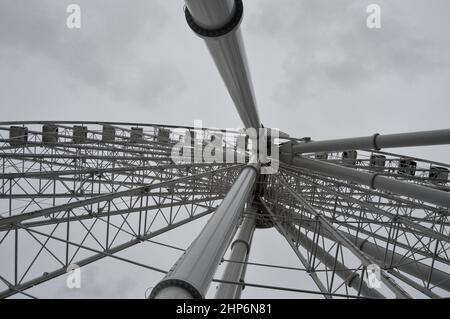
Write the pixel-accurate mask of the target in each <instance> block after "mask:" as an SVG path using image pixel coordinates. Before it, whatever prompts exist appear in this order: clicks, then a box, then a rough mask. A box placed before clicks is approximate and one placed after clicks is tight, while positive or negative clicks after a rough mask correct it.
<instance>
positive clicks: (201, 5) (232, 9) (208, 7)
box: [185, 0, 261, 129]
mask: <svg viewBox="0 0 450 319" xmlns="http://www.w3.org/2000/svg"><path fill="white" fill-rule="evenodd" d="M185 3H186V9H185V13H186V19H187V22H188V24H189V26H190V27H191V29H192V30H193V31H194V32H195V33H197V34H198V35H199V36H200V37H202V38H203V39H204V40H205V42H206V45H207V47H208V50H209V52H210V54H211V56H212V58H213V60H214V62H215V64H216V66H217V69H218V70H219V73H220V75H221V77H222V79H223V81H224V83H225V85H226V87H227V89H228V92H229V94H230V96H231V98H232V100H233V102H234V104H235V106H236V108H237V111H238V113H239V116H240V117H241V120H242V122H243V123H244V126H245V127H246V128H256V129H257V128H259V127H260V126H261V122H260V120H259V115H258V111H257V107H256V100H255V96H254V92H253V86H252V80H251V77H250V72H249V68H248V63H247V56H246V53H245V48H244V42H243V39H242V34H241V31H240V29H239V24H240V22H241V19H242V15H243V4H242V0H185Z"/></svg>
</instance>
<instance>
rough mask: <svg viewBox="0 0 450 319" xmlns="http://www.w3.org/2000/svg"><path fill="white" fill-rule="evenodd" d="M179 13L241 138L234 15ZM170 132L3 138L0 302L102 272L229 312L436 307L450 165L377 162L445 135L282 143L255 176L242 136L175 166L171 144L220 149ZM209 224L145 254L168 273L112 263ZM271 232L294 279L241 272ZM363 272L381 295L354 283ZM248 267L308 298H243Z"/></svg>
mask: <svg viewBox="0 0 450 319" xmlns="http://www.w3.org/2000/svg"><path fill="white" fill-rule="evenodd" d="M186 5H187V7H186V9H185V11H186V18H187V21H188V24H189V26H190V27H191V28H192V29H193V31H194V32H196V33H197V34H199V35H200V36H201V37H203V38H204V39H205V42H206V44H207V46H208V48H209V51H210V52H211V55H212V56H213V58H214V61H215V63H216V65H217V67H218V69H219V72H220V74H221V76H222V78H223V80H224V82H225V84H226V87H227V89H228V91H229V93H230V95H231V97H232V98H233V101H234V103H235V105H236V108H237V110H238V112H239V115H240V116H241V119H242V121H243V123H244V126H245V127H246V128H252V127H253V128H254V127H261V123H260V120H259V116H258V114H257V109H256V104H255V99H254V96H253V89H252V87H251V81H250V76H249V73H248V68H247V64H246V57H245V51H244V48H243V40H242V35H241V33H240V29H239V22H240V20H241V18H242V10H243V6H242V1H240V0H236V1H234V0H226V1H221V0H210V1H204V0H197V1H194V0H186ZM175 128H179V127H174V126H168V125H158V124H143V123H107V122H68V121H67V122H62V121H53V122H42V121H28V122H1V123H0V165H1V172H0V257H1V262H0V267H1V268H0V287H2V288H3V289H0V297H3V298H6V297H11V296H14V295H17V294H19V295H22V296H28V297H34V296H33V295H31V294H30V293H29V292H27V290H28V289H29V288H32V287H34V286H36V285H39V284H41V283H43V282H46V281H49V280H52V279H54V278H56V277H58V276H61V275H63V274H66V273H67V271H68V268H70V267H71V265H73V264H76V265H78V266H80V267H83V266H86V265H88V264H91V263H95V262H97V261H98V260H100V259H103V258H114V259H117V260H120V261H123V262H126V263H131V264H133V265H135V266H137V267H144V268H146V269H148V270H149V271H155V272H158V273H162V274H164V275H165V277H164V278H163V279H162V280H161V281H159V282H156V283H154V285H153V286H154V288H153V290H152V292H151V294H150V298H204V297H205V296H206V293H207V292H208V291H209V289H210V284H211V282H216V283H218V284H219V288H218V290H217V292H216V295H215V296H216V298H239V297H240V296H241V292H242V289H243V288H244V286H247V287H255V288H261V289H274V290H284V291H291V292H297V293H299V297H304V296H305V294H306V295H307V296H314V295H319V296H322V297H325V298H360V297H367V298H417V297H429V298H440V297H449V296H450V258H449V254H450V251H449V249H450V245H449V243H450V235H449V234H450V220H449V216H450V211H449V210H450V181H449V169H450V165H449V164H446V163H437V162H433V161H428V160H425V159H419V158H411V157H405V156H401V155H397V154H393V153H388V152H385V151H381V149H384V148H391V147H407V146H421V145H438V144H441V145H442V144H450V130H439V131H428V132H415V133H405V134H392V135H379V134H375V135H372V136H368V137H359V138H350V139H343V140H331V141H319V142H316V141H311V140H310V139H309V138H302V139H298V138H291V137H289V136H288V135H286V134H280V138H279V139H277V141H276V142H277V149H276V150H272V155H273V154H274V152H276V154H277V155H279V161H278V159H277V158H278V157H277V158H275V157H273V156H272V157H270V158H269V160H270V161H271V163H275V162H277V163H278V164H279V170H278V172H277V173H276V174H269V175H264V174H261V170H260V169H261V165H263V166H264V163H261V162H258V161H253V160H252V158H253V157H252V156H253V155H255V154H253V153H252V152H251V151H249V150H248V149H247V148H245V149H244V150H240V149H239V145H240V144H239V143H240V141H242V140H243V139H245V137H246V136H245V133H243V132H231V135H227V138H228V140H227V141H226V143H227V144H228V146H230V147H231V149H232V150H233V154H234V159H235V160H234V161H231V162H230V161H229V160H228V161H227V162H226V163H224V162H220V161H212V162H207V161H202V162H195V161H194V162H190V161H187V162H186V163H181V164H180V163H178V164H176V163H174V162H173V160H172V157H171V154H172V150H173V147H174V145H175V144H176V143H177V142H178V141H180V140H185V139H186V138H187V137H188V136H194V135H195V134H199V135H202V138H203V139H204V140H210V139H211V136H210V134H211V132H212V133H217V134H219V133H223V132H221V131H217V130H207V129H203V130H200V131H199V130H198V128H193V127H181V128H182V129H184V130H183V132H184V133H180V131H179V130H174V129H175ZM227 134H230V132H227ZM259 138H260V139H261V138H268V137H267V136H259ZM269 140H270V138H269ZM191 145H192V147H193V148H194V149H195V148H196V147H199V148H200V149H201V150H202V149H203V147H204V146H205V145H204V144H203V145H202V144H200V145H196V146H194V144H191ZM239 152H241V155H242V154H243V156H244V158H245V163H240V162H239V161H237V156H238V155H237V154H238V153H239ZM189 158H190V157H188V158H187V159H189ZM207 215H209V216H210V217H209V221H208V223H207V224H206V225H205V227H204V228H203V230H202V231H201V232H200V233H199V234H198V236H197V238H196V239H195V241H193V242H192V244H191V245H190V246H189V247H188V248H187V249H184V248H182V247H175V246H173V245H170V244H169V243H161V242H160V243H159V244H160V245H162V246H164V247H166V248H167V249H172V250H173V249H175V250H176V251H178V253H179V254H180V258H179V260H178V261H177V262H176V263H175V264H174V266H173V267H172V269H170V270H168V269H160V268H158V267H155V266H152V265H148V264H144V263H141V262H138V261H136V260H132V259H130V258H128V257H123V256H122V255H120V254H119V253H120V252H122V251H125V250H126V249H128V248H130V247H133V246H136V245H138V244H140V243H142V242H154V241H153V239H154V238H155V237H157V236H160V235H162V234H165V233H167V232H176V231H177V230H178V229H179V228H180V227H182V226H183V225H188V224H189V223H190V222H192V221H194V220H198V219H200V218H202V217H204V216H207ZM271 227H274V229H276V230H277V231H278V232H279V234H280V235H281V236H283V237H284V238H285V239H286V241H287V243H288V245H289V246H290V247H291V248H292V251H293V253H294V254H295V256H296V257H297V258H298V263H299V264H298V267H292V266H287V265H281V264H280V265H273V264H266V263H261V262H254V261H252V260H251V258H250V257H251V255H250V251H251V250H250V247H251V243H252V237H253V233H254V231H255V229H258V228H271ZM233 238H234V241H233ZM224 256H227V258H225V257H224ZM221 262H223V263H225V269H224V271H223V273H222V277H221V278H217V276H216V271H217V267H218V266H219V264H220V263H221ZM373 265H378V267H379V268H380V270H381V271H380V280H381V283H382V287H381V288H380V289H377V288H374V287H371V286H370V285H369V282H368V281H367V280H366V278H367V272H368V269H369V268H370V267H371V266H373ZM248 266H258V267H269V268H277V269H281V270H283V269H284V270H289V271H292V270H295V271H298V272H300V273H302V276H304V278H307V280H308V282H309V283H308V284H306V283H305V285H303V286H300V287H281V286H269V285H264V284H261V283H251V282H246V281H245V274H246V270H247V267H248ZM299 275H300V274H299ZM150 284H151V283H149V285H150Z"/></svg>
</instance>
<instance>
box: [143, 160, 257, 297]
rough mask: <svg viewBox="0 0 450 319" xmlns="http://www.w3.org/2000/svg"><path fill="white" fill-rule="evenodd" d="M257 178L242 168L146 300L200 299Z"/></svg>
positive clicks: (252, 168) (251, 169)
mask: <svg viewBox="0 0 450 319" xmlns="http://www.w3.org/2000/svg"><path fill="white" fill-rule="evenodd" d="M257 175H258V169H257V168H256V167H255V166H251V165H248V166H246V167H244V169H243V170H242V172H241V173H240V175H239V177H238V178H237V180H236V182H235V183H234V184H233V186H232V187H231V189H230V190H229V192H228V194H227V195H226V196H225V198H224V199H223V201H222V203H221V204H220V206H219V207H218V208H217V210H216V212H215V213H214V215H213V216H212V217H211V218H210V219H209V221H208V223H207V224H206V226H205V227H204V228H203V230H202V231H201V233H200V234H199V235H198V237H197V238H196V239H195V240H194V242H193V243H192V244H191V246H190V247H189V248H188V249H187V250H186V252H185V253H184V254H183V255H182V256H181V257H180V259H179V260H178V261H177V262H176V263H175V265H174V266H173V267H172V269H171V270H170V271H169V273H168V274H167V275H166V277H165V278H164V279H163V280H162V281H160V282H159V283H158V284H157V285H156V286H155V287H154V288H153V290H152V292H151V294H150V298H155V299H186V298H204V296H205V294H206V292H207V290H208V287H209V285H210V283H211V280H212V278H213V275H214V273H215V272H216V269H217V266H218V265H219V263H220V260H221V259H222V257H223V255H224V253H225V251H226V249H227V247H228V245H229V244H230V241H231V240H232V238H233V235H234V233H235V231H236V228H237V224H238V221H239V218H240V216H241V214H242V211H243V208H244V205H245V203H246V202H247V201H248V199H249V197H250V195H251V193H252V190H253V187H254V185H255V182H256V178H257Z"/></svg>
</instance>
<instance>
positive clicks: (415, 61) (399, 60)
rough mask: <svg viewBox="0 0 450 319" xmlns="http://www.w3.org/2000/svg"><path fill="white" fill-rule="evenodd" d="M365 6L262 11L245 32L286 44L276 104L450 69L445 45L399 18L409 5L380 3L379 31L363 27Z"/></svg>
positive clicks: (311, 4)
mask: <svg viewBox="0 0 450 319" xmlns="http://www.w3.org/2000/svg"><path fill="white" fill-rule="evenodd" d="M369 3H370V2H367V1H349V0H339V1H324V0H317V1H295V2H293V1H287V0H282V1H277V2H276V3H271V4H270V5H267V6H262V7H261V9H260V11H259V12H258V14H257V15H256V18H255V20H254V21H253V22H251V23H249V30H250V31H251V32H258V34H259V36H261V37H272V38H273V39H275V41H277V40H279V41H280V42H281V41H283V45H285V44H286V43H289V44H288V45H287V47H286V57H285V60H284V62H283V65H284V71H285V78H284V80H283V81H281V82H280V88H279V90H278V92H279V93H278V95H277V97H278V98H281V99H282V100H283V101H291V100H292V99H293V98H296V99H308V98H313V97H316V96H317V95H319V94H322V92H324V91H326V90H330V89H331V90H333V89H336V90H354V89H355V88H357V87H358V86H359V85H361V84H365V83H367V82H368V81H372V80H378V79H380V78H382V77H384V76H394V77H397V78H400V79H401V80H402V81H413V80H415V79H417V78H420V77H422V76H424V75H426V74H429V73H432V72H441V71H442V70H443V69H448V67H449V66H450V59H449V57H448V54H447V53H448V51H449V47H448V43H447V42H448V41H442V38H440V37H439V36H437V33H436V32H435V30H430V29H429V28H427V26H426V25H425V26H424V27H422V28H421V29H418V30H417V29H415V28H414V23H415V22H414V18H413V19H408V17H405V15H404V13H403V10H404V8H408V7H409V6H410V2H404V1H403V2H402V1H397V2H395V3H392V2H388V1H378V2H377V3H379V4H380V6H381V8H382V23H383V24H382V29H380V30H369V29H368V28H367V27H366V25H365V21H366V17H367V14H366V12H365V9H366V6H367V5H368V4H369ZM266 22H267V23H266ZM291 94H293V95H294V96H290V95H291Z"/></svg>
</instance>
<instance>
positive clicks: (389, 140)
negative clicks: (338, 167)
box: [293, 129, 450, 153]
mask: <svg viewBox="0 0 450 319" xmlns="http://www.w3.org/2000/svg"><path fill="white" fill-rule="evenodd" d="M442 144H450V129H446V130H435V131H423V132H412V133H401V134H386V135H380V134H374V135H372V136H364V137H354V138H344V139H336V140H328V141H317V142H309V143H301V144H297V145H294V146H293V152H294V153H310V152H335V151H346V150H358V149H374V150H380V149H382V148H392V147H410V146H424V145H442Z"/></svg>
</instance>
